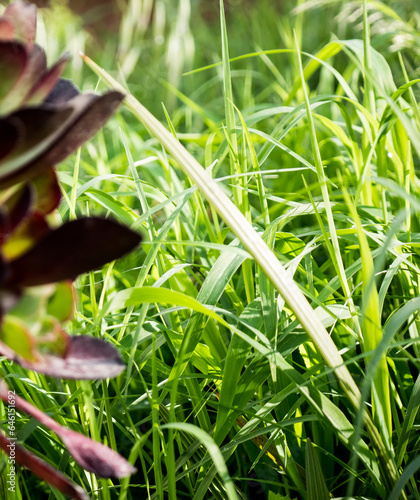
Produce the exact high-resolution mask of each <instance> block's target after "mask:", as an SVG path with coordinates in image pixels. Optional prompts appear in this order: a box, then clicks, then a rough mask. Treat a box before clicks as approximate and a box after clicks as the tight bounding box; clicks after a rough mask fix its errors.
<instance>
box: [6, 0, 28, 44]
mask: <svg viewBox="0 0 420 500" xmlns="http://www.w3.org/2000/svg"><path fill="white" fill-rule="evenodd" d="M2 17H3V18H5V19H6V21H8V22H9V23H10V24H11V25H12V26H13V39H15V40H19V41H21V42H23V43H24V44H25V45H27V46H31V45H32V44H33V42H34V40H35V33H36V7H35V5H31V4H29V3H27V2H24V1H23V0H15V1H14V2H12V3H10V4H9V5H8V6H7V7H6V10H5V11H4V12H3V16H2Z"/></svg>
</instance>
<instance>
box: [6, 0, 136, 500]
mask: <svg viewBox="0 0 420 500" xmlns="http://www.w3.org/2000/svg"><path fill="white" fill-rule="evenodd" d="M35 32H36V8H35V6H34V5H30V4H27V3H26V2H24V1H23V0H17V1H15V2H13V3H11V4H10V5H8V7H6V9H5V11H4V13H3V15H2V16H1V17H0V74H1V75H2V78H1V80H0V137H1V138H2V140H1V142H0V327H1V329H0V354H2V355H4V356H6V357H8V358H10V359H12V360H14V361H15V362H17V363H19V364H20V365H22V366H23V367H25V368H28V369H32V370H36V371H38V372H41V373H44V374H47V375H52V376H58V377H63V378H78V379H96V378H105V377H110V376H116V375H118V374H119V373H120V372H121V371H122V370H123V369H124V364H123V362H122V360H121V357H120V355H119V354H118V352H117V351H116V350H115V349H114V348H113V347H112V346H110V345H109V344H107V343H105V342H104V341H102V340H100V339H96V338H92V337H89V336H86V335H82V336H76V337H73V336H70V335H68V334H67V333H66V332H65V330H64V329H63V323H64V322H65V321H66V320H68V319H70V318H71V316H72V313H73V309H74V302H75V294H74V290H73V280H74V278H76V277H77V276H78V275H80V274H81V273H84V272H87V271H89V270H92V269H95V268H98V267H100V266H102V265H104V264H105V263H107V262H110V261H112V260H115V259H116V258H119V257H121V256H122V255H124V254H125V253H127V252H129V251H131V250H132V249H133V248H135V247H136V246H137V245H138V244H139V242H140V239H141V238H140V236H139V235H138V234H137V233H135V232H133V231H131V230H130V229H128V228H127V227H125V226H122V225H120V224H119V223H117V222H114V221H112V220H109V219H103V218H98V217H88V218H81V219H77V220H73V221H70V222H67V223H64V224H62V225H61V226H59V227H52V225H51V222H50V220H51V214H53V213H54V211H55V210H56V209H57V207H58V204H59V202H60V199H61V192H60V188H59V184H58V181H57V176H56V172H55V169H54V168H55V165H57V163H59V162H60V161H62V160H63V159H64V158H66V157H67V156H68V155H70V154H71V153H73V152H74V151H75V150H77V148H79V147H80V146H81V145H82V144H83V143H84V142H85V141H87V140H88V139H89V138H90V137H91V136H92V135H94V134H95V133H96V132H97V131H98V130H99V128H100V127H102V126H103V124H104V123H105V122H106V121H107V120H108V118H109V117H110V116H111V115H112V114H113V113H114V111H115V110H116V109H117V107H118V105H119V104H120V102H121V101H122V99H123V97H124V96H123V95H122V94H120V93H119V92H108V93H106V94H104V95H95V94H81V93H80V92H79V91H78V89H77V88H76V87H75V86H74V85H73V84H72V83H71V82H70V81H68V80H65V79H62V78H61V74H62V72H63V70H64V67H65V64H66V62H67V61H68V59H69V57H68V55H63V56H62V57H61V58H60V59H59V61H57V62H56V63H55V64H54V65H53V66H52V67H51V68H48V67H47V63H46V56H45V53H44V51H43V49H42V48H41V47H39V46H38V45H37V44H36V43H35V42H34V40H35ZM7 395H8V390H7V387H6V386H5V384H4V383H3V382H1V381H0V399H3V400H5V401H7ZM16 401H17V403H16V407H17V408H18V409H19V410H21V411H23V412H26V413H29V414H31V415H32V416H34V417H35V418H37V419H38V420H39V421H40V422H41V423H42V424H43V425H46V426H48V427H49V428H50V429H51V430H53V431H54V432H55V433H56V434H57V435H59V436H61V438H62V440H63V442H64V443H65V444H66V446H67V448H68V449H69V451H70V452H71V453H72V454H73V456H74V458H75V459H76V460H77V461H78V462H79V463H80V464H81V466H82V467H84V468H86V469H87V470H90V471H92V472H94V473H96V474H98V475H102V476H108V477H109V476H116V477H121V476H124V475H127V474H130V473H132V472H133V471H134V470H135V469H134V468H133V467H132V466H131V465H130V464H129V463H128V462H126V461H125V459H123V458H122V457H120V456H119V455H118V454H117V453H115V452H113V451H112V450H110V449H108V448H106V447H105V446H103V445H101V444H100V443H95V442H93V441H91V440H90V439H89V438H87V437H85V436H82V435H80V434H77V433H75V432H74V431H70V430H68V429H64V428H63V427H61V426H60V425H58V424H57V423H56V422H54V421H53V420H52V419H51V418H50V417H47V416H46V415H45V414H43V413H42V412H41V411H40V410H38V409H37V408H34V407H33V406H31V405H30V404H29V403H27V402H26V401H24V400H22V399H21V398H19V397H18V396H16ZM88 441H89V445H87V444H86V443H87V442H88ZM9 444H10V440H9V439H8V438H7V437H6V436H5V435H4V434H2V433H1V432H0V447H1V448H3V450H5V451H6V452H9V450H10V447H9ZM16 447H17V448H16V449H17V452H16V458H17V460H18V461H20V462H21V463H22V464H23V465H25V466H26V467H29V468H30V469H32V470H33V472H34V473H35V474H37V475H39V476H40V477H42V478H43V479H46V480H47V481H49V482H50V483H51V484H53V485H54V486H55V487H57V488H58V489H60V490H61V491H63V492H64V493H66V494H69V495H70V496H73V497H74V498H86V497H85V495H84V493H83V491H82V490H81V489H80V488H79V487H77V486H76V485H74V484H73V483H71V482H70V481H69V480H68V479H67V478H66V477H65V476H64V475H63V474H61V473H60V472H58V471H55V470H54V469H53V468H52V467H51V466H49V465H48V464H45V463H43V462H42V461H41V460H40V459H39V458H38V457H35V456H34V455H32V454H30V453H29V452H28V451H26V450H25V449H24V448H22V447H21V446H20V445H18V444H16Z"/></svg>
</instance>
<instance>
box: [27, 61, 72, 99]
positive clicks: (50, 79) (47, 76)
mask: <svg viewBox="0 0 420 500" xmlns="http://www.w3.org/2000/svg"><path fill="white" fill-rule="evenodd" d="M69 59H70V55H69V54H67V53H66V54H64V55H62V56H61V57H60V59H59V60H58V61H57V62H56V63H55V64H54V66H52V67H51V68H50V69H48V70H46V71H45V72H44V74H43V75H42V76H41V78H40V79H39V80H38V82H37V83H36V84H35V85H34V86H33V87H32V89H31V92H30V95H29V96H28V99H26V101H25V105H26V106H33V105H35V104H40V103H41V102H43V101H45V99H46V98H47V96H48V95H50V94H51V92H52V91H53V89H54V88H55V87H56V86H57V82H58V81H59V78H60V76H61V74H62V73H63V71H64V68H65V67H66V64H67V62H68V61H69Z"/></svg>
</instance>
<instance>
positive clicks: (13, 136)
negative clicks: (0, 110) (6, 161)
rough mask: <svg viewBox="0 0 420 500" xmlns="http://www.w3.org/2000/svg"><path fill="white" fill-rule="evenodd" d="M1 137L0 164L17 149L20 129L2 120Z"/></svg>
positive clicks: (0, 126)
mask: <svg viewBox="0 0 420 500" xmlns="http://www.w3.org/2000/svg"><path fill="white" fill-rule="evenodd" d="M0 72H1V69H0ZM0 74H1V73H0ZM0 86H1V83H0ZM0 107H1V103H0ZM0 137H1V141H0V162H1V159H2V158H3V157H5V156H7V155H8V154H9V153H10V152H11V151H12V150H13V148H15V147H16V145H17V141H18V139H19V133H18V129H17V128H16V127H15V126H14V125H13V124H12V123H10V122H8V121H6V120H0Z"/></svg>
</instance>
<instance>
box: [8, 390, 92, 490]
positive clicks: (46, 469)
mask: <svg viewBox="0 0 420 500" xmlns="http://www.w3.org/2000/svg"><path fill="white" fill-rule="evenodd" d="M6 401H7V400H6ZM0 448H2V449H3V450H4V452H5V453H7V454H8V455H10V454H11V453H12V452H14V458H15V459H16V462H18V463H19V464H20V465H22V466H23V467H26V468H27V469H29V470H30V471H32V472H33V473H34V474H35V475H36V476H38V477H39V478H40V479H43V480H44V481H46V482H47V483H48V484H50V485H51V486H54V488H57V489H58V490H59V491H61V493H63V494H64V495H68V496H69V497H71V498H74V499H75V500H89V497H88V496H87V495H86V493H85V492H84V491H83V490H82V488H81V487H80V486H78V485H77V484H75V483H73V481H70V479H68V478H67V477H66V476H65V475H64V474H62V473H61V472H60V471H58V470H57V469H55V468H54V467H52V466H51V465H50V464H48V463H47V462H44V460H41V459H40V458H39V457H37V456H36V455H33V454H32V453H30V452H29V451H27V450H26V449H25V448H23V447H22V446H21V445H19V444H18V443H17V442H16V441H15V440H11V439H8V438H7V437H6V436H5V435H4V434H3V433H2V432H0Z"/></svg>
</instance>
